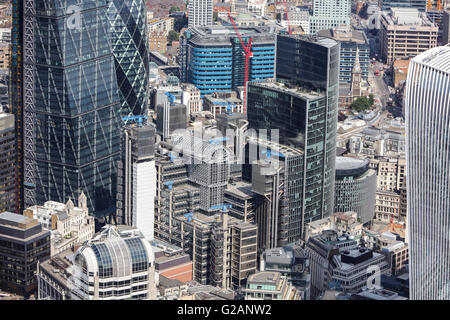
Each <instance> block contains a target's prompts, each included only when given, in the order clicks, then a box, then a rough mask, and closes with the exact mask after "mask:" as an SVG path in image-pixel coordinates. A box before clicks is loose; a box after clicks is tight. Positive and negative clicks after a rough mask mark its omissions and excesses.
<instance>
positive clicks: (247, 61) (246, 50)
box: [228, 12, 253, 114]
mask: <svg viewBox="0 0 450 320" xmlns="http://www.w3.org/2000/svg"><path fill="white" fill-rule="evenodd" d="M228 18H229V19H230V21H231V24H232V25H233V28H234V31H235V32H236V34H237V36H238V37H239V41H240V42H241V46H242V49H244V55H245V77H244V106H243V110H242V113H243V114H247V82H248V71H249V67H250V58H251V57H253V53H252V51H251V49H252V43H253V39H252V38H250V39H249V40H248V43H247V45H245V43H244V41H243V40H242V37H241V34H240V33H239V30H238V27H237V25H236V22H234V19H233V18H232V17H231V14H230V13H229V12H228Z"/></svg>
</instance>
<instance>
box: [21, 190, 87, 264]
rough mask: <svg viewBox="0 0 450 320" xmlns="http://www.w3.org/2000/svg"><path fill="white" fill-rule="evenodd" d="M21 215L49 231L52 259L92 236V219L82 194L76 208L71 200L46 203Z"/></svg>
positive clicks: (26, 210)
mask: <svg viewBox="0 0 450 320" xmlns="http://www.w3.org/2000/svg"><path fill="white" fill-rule="evenodd" d="M23 214H24V215H25V216H28V217H30V218H33V219H36V220H38V221H39V223H40V224H41V225H42V227H43V228H44V229H45V230H49V231H51V246H50V249H51V250H50V253H51V256H52V257H53V256H54V255H56V254H59V253H61V252H63V251H65V250H68V249H71V248H74V247H75V246H76V245H81V244H82V243H83V242H85V241H88V240H90V239H91V238H92V237H93V236H94V232H95V224H94V218H93V217H92V216H89V210H88V208H87V203H86V196H85V195H84V193H81V195H80V196H79V198H78V207H75V206H74V204H73V202H72V200H69V201H67V203H66V204H64V203H59V202H55V201H47V202H45V203H44V205H43V206H32V207H29V208H27V209H25V210H24V212H23Z"/></svg>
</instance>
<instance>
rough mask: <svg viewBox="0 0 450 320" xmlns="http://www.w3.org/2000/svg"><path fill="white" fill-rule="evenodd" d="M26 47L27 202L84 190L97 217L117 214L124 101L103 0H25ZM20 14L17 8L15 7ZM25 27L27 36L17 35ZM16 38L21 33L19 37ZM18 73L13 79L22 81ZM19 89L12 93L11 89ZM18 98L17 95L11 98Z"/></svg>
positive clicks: (20, 111)
mask: <svg viewBox="0 0 450 320" xmlns="http://www.w3.org/2000/svg"><path fill="white" fill-rule="evenodd" d="M21 5H22V7H20V6H18V7H17V8H18V9H20V10H21V12H20V15H18V16H14V20H16V19H23V25H24V27H23V28H22V31H20V30H19V29H18V30H17V32H18V34H17V37H18V38H17V41H18V42H20V40H19V39H20V37H21V36H22V43H21V44H20V45H21V46H22V47H23V50H22V52H19V51H18V52H17V54H16V55H13V65H17V66H18V67H17V70H19V71H20V70H22V71H23V75H22V77H21V75H20V72H17V73H16V74H15V76H16V78H17V79H22V82H23V86H22V87H19V86H17V87H16V88H15V89H16V92H18V93H21V94H22V96H23V97H24V99H22V102H20V101H19V102H16V105H15V106H13V110H14V112H15V114H16V123H17V122H20V123H21V124H23V126H20V127H18V128H17V130H18V131H20V134H18V135H20V136H21V137H23V139H22V140H21V141H18V144H20V148H22V150H23V154H22V155H20V156H18V162H19V163H18V171H20V170H21V171H22V172H23V183H22V184H21V186H23V197H22V203H23V204H22V206H23V207H25V208H26V207H28V206H31V205H34V204H36V203H43V202H44V201H47V200H56V201H60V202H66V201H67V200H68V199H69V198H72V199H74V198H77V197H78V195H79V194H80V193H81V192H82V191H83V192H84V193H85V194H86V196H87V201H88V207H89V209H90V211H91V212H92V214H94V215H95V216H97V217H100V216H104V215H108V214H110V213H114V211H115V193H116V190H115V186H116V182H115V179H116V167H115V164H116V161H117V160H118V158H119V152H120V137H119V132H120V130H119V128H120V115H119V112H118V111H119V109H120V103H119V95H118V91H119V90H118V86H117V80H116V74H115V67H114V57H113V54H112V47H111V43H110V42H109V37H108V32H109V23H108V17H107V9H108V3H107V1H106V0H99V1H88V0H77V1H76V0H73V1H69V0H51V1H49V0H34V1H33V0H30V1H23V2H22V4H21ZM18 13H19V12H18ZM20 33H22V34H20ZM15 37H16V35H15ZM17 79H16V80H17ZM13 94H14V93H13ZM13 102H15V101H13Z"/></svg>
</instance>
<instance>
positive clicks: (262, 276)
mask: <svg viewBox="0 0 450 320" xmlns="http://www.w3.org/2000/svg"><path fill="white" fill-rule="evenodd" d="M280 278H281V275H280V273H279V272H272V271H262V272H257V273H254V274H252V275H250V276H249V277H248V279H247V282H248V283H261V284H268V285H276V284H278V282H279V281H280Z"/></svg>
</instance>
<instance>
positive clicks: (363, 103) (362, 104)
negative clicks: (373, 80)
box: [350, 97, 372, 112]
mask: <svg viewBox="0 0 450 320" xmlns="http://www.w3.org/2000/svg"><path fill="white" fill-rule="evenodd" d="M371 106H372V105H371V104H370V101H369V99H368V98H367V97H358V98H356V99H355V100H353V102H352V104H351V105H350V108H352V109H353V110H355V111H357V112H361V111H364V110H367V109H369V108H370V107H371Z"/></svg>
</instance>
